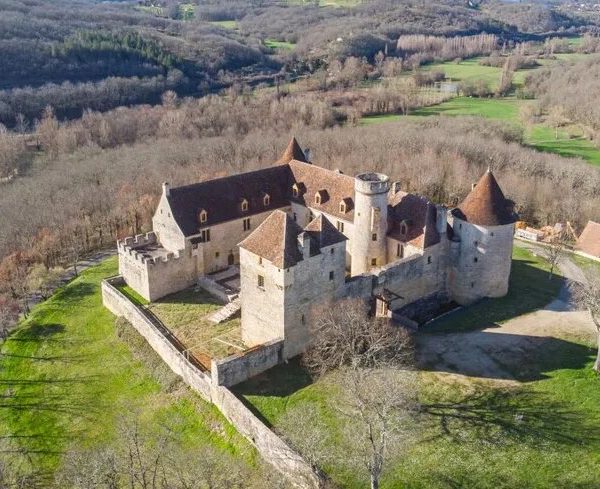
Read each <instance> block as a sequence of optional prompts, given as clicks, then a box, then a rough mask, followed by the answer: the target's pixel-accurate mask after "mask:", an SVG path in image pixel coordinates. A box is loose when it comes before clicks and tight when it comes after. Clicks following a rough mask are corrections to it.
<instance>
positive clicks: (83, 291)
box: [52, 282, 98, 307]
mask: <svg viewBox="0 0 600 489" xmlns="http://www.w3.org/2000/svg"><path fill="white" fill-rule="evenodd" d="M97 291H98V285H97V284H91V283H88V282H79V283H76V284H73V283H71V284H69V286H68V287H64V288H62V289H59V290H58V291H57V292H56V293H55V294H54V295H53V296H52V301H53V302H55V303H60V305H61V307H64V306H65V305H67V304H69V303H74V302H79V301H81V299H83V298H85V297H88V296H91V295H94V294H95V293H96V292H97Z"/></svg>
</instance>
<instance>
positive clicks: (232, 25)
mask: <svg viewBox="0 0 600 489" xmlns="http://www.w3.org/2000/svg"><path fill="white" fill-rule="evenodd" d="M209 24H214V25H218V26H219V27H222V28H223V29H237V28H238V25H237V21H235V20H215V21H213V22H209Z"/></svg>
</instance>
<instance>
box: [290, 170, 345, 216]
mask: <svg viewBox="0 0 600 489" xmlns="http://www.w3.org/2000/svg"><path fill="white" fill-rule="evenodd" d="M288 166H289V168H290V170H291V172H292V176H293V179H294V181H295V182H296V183H298V184H302V185H301V186H300V188H301V189H302V191H301V192H300V195H298V197H293V198H292V201H296V202H298V203H299V204H302V205H304V206H306V207H314V208H315V209H318V210H320V211H322V212H325V213H327V214H329V215H331V216H335V217H339V218H340V219H344V220H346V221H352V220H353V219H354V178H352V177H349V176H348V175H344V174H343V173H337V172H335V171H331V170H328V169H326V168H321V167H320V166H316V165H308V164H306V163H302V162H300V161H296V160H292V161H290V162H289V165H288ZM323 190H326V191H327V195H326V198H325V199H324V200H322V201H321V204H315V194H316V193H317V192H319V191H323ZM344 199H347V203H348V210H347V212H346V213H343V212H340V201H342V200H344Z"/></svg>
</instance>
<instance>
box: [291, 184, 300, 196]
mask: <svg viewBox="0 0 600 489" xmlns="http://www.w3.org/2000/svg"><path fill="white" fill-rule="evenodd" d="M299 194H300V188H299V187H298V184H297V183H295V184H294V185H292V195H293V196H294V197H298V195H299Z"/></svg>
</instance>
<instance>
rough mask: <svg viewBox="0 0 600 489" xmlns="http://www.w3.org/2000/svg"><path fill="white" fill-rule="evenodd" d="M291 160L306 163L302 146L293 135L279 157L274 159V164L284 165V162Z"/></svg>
mask: <svg viewBox="0 0 600 489" xmlns="http://www.w3.org/2000/svg"><path fill="white" fill-rule="evenodd" d="M292 160H296V161H302V162H303V163H308V161H307V159H306V155H305V154H304V151H302V148H301V147H300V145H299V144H298V141H296V138H295V137H293V138H292V139H290V142H289V144H288V146H287V148H286V149H285V151H284V152H283V154H282V155H281V157H280V158H279V159H278V160H277V161H276V164H278V165H285V164H286V163H289V162H290V161H292Z"/></svg>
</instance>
